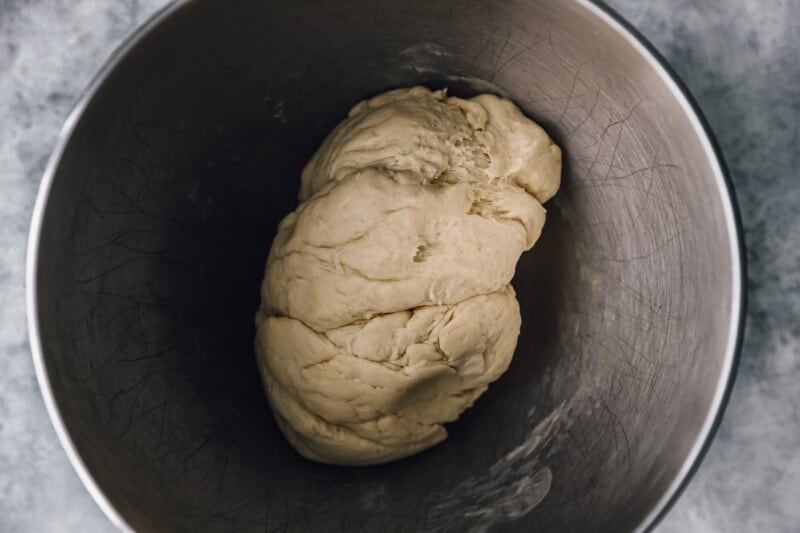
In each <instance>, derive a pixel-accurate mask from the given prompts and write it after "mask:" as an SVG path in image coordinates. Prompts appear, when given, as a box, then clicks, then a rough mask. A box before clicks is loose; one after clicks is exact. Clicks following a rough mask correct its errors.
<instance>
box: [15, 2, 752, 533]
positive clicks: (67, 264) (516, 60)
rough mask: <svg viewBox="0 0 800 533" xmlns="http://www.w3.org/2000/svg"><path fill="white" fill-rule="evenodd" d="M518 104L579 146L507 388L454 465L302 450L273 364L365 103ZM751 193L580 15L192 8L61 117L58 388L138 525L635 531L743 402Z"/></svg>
mask: <svg viewBox="0 0 800 533" xmlns="http://www.w3.org/2000/svg"><path fill="white" fill-rule="evenodd" d="M414 84H424V85H427V86H429V87H433V88H441V87H447V88H449V90H450V92H451V94H456V95H470V94H474V93H476V92H483V91H489V92H495V93H499V94H502V95H505V96H507V97H509V98H512V99H513V100H514V101H515V102H516V103H517V104H518V105H519V106H520V107H521V108H522V109H523V110H524V111H525V112H526V113H527V114H528V115H529V116H530V117H532V118H534V119H535V120H537V121H538V122H540V123H541V124H542V125H543V126H544V127H545V128H546V129H547V130H548V132H549V133H550V134H551V135H552V136H553V138H554V139H555V140H556V142H557V143H558V144H560V146H561V147H562V148H563V151H564V176H563V186H562V189H561V191H560V192H559V194H558V196H557V197H556V199H555V200H554V201H552V202H550V203H549V204H548V206H547V207H548V222H547V225H546V227H545V231H544V235H543V237H542V239H541V241H540V242H539V243H538V244H537V246H536V247H535V248H534V250H533V251H532V252H530V253H527V254H526V255H525V256H523V259H522V260H521V262H520V264H519V266H518V269H517V274H516V277H515V279H514V282H513V283H514V286H515V288H516V291H517V294H518V296H519V300H520V304H521V309H522V319H523V326H522V333H521V336H520V339H519V344H518V348H517V351H516V354H515V356H514V361H513V363H512V365H511V368H510V370H509V371H508V372H507V374H505V375H504V376H503V377H502V378H501V379H500V380H499V381H498V382H496V383H495V384H493V385H492V386H491V387H490V389H489V391H488V392H487V393H486V394H485V395H484V396H483V397H482V398H481V399H480V400H479V401H478V402H477V404H476V405H475V407H473V408H472V409H470V410H468V411H467V412H466V413H465V414H464V416H463V417H462V418H461V419H460V420H459V421H458V422H456V423H454V424H451V425H450V427H449V432H450V437H449V438H448V440H447V441H446V442H444V443H443V444H441V445H439V446H436V447H434V448H433V449H431V450H429V451H426V452H424V453H421V454H419V455H417V456H414V457H412V458H409V459H406V460H403V461H399V462H396V463H393V464H388V465H383V466H377V467H369V468H345V467H335V466H325V465H320V464H315V463H312V462H309V461H306V460H304V459H302V458H301V457H299V456H298V455H297V454H296V453H295V452H294V451H293V450H292V449H291V448H290V446H289V445H288V444H287V442H286V441H285V440H284V438H283V437H282V436H281V435H280V433H279V432H278V429H277V427H276V425H275V423H274V421H273V419H272V416H271V414H270V411H269V409H268V407H267V404H266V402H265V399H264V395H263V393H262V390H261V384H260V382H259V377H258V373H257V371H256V366H255V360H254V355H253V346H252V343H253V335H254V329H253V314H254V312H255V310H256V308H257V306H258V303H259V281H260V279H261V276H262V273H263V267H264V263H265V259H266V255H267V252H268V250H269V247H270V243H271V239H272V237H273V235H274V233H275V229H276V225H277V223H278V221H279V220H280V219H281V218H282V217H283V216H284V215H286V214H287V213H288V212H289V211H290V210H292V209H293V208H294V206H295V205H296V201H297V200H296V198H297V197H296V195H297V191H298V186H299V174H300V170H301V168H302V166H303V164H304V163H305V162H306V161H307V160H308V159H309V157H310V155H311V154H312V152H313V150H314V149H315V148H316V147H317V146H318V144H319V143H320V141H321V140H322V139H323V137H324V136H325V135H326V133H327V132H328V131H329V130H330V129H331V128H332V127H333V126H334V125H335V124H336V123H337V122H338V121H339V120H341V119H342V118H343V116H344V115H345V113H346V112H347V110H348V109H349V108H350V106H352V105H353V104H354V103H356V102H357V101H358V100H360V99H362V98H365V97H368V96H371V95H374V94H376V93H379V92H381V91H384V90H388V89H391V88H395V87H402V86H409V85H414ZM739 234H740V230H739V229H738V225H737V218H736V213H735V207H734V202H733V199H732V192H731V189H730V184H729V182H728V180H727V179H726V174H725V170H724V168H723V166H722V163H721V160H720V156H719V153H718V151H717V149H716V147H715V145H714V142H713V140H712V139H711V136H710V134H709V132H708V129H707V128H706V126H705V124H704V122H703V120H702V118H701V117H700V116H699V113H698V111H697V109H696V107H695V106H694V105H693V104H692V102H691V100H690V98H689V97H688V95H687V94H686V92H685V91H684V90H683V89H682V87H681V86H680V84H679V83H678V82H677V81H676V79H675V77H674V76H673V75H672V74H671V73H670V71H669V69H668V68H667V67H666V66H665V65H664V63H663V62H662V61H661V60H659V59H658V57H657V56H656V55H655V53H654V52H653V51H652V49H651V48H650V47H649V46H648V45H647V44H646V43H644V42H643V41H642V39H641V38H639V37H637V36H636V35H635V33H634V32H633V31H632V30H631V29H630V27H628V26H627V25H626V24H625V23H624V22H622V21H621V20H620V19H619V18H618V17H617V16H615V15H614V14H613V13H611V12H610V11H609V10H608V9H607V8H605V7H603V6H601V5H596V4H593V3H591V2H588V1H585V0H571V1H560V0H559V1H556V0H536V1H534V0H524V1H523V0H477V1H467V0H464V1H433V2H431V1H428V0H424V1H423V0H413V1H407V0H402V1H401V0H382V1H381V2H374V1H372V0H347V1H345V0H318V1H315V2H294V1H290V0H274V1H271V2H264V1H261V0H240V1H237V2H223V1H222V0H194V1H183V2H175V3H172V4H170V5H169V6H168V7H167V8H165V9H164V10H162V11H161V12H160V13H159V14H158V15H157V16H155V17H154V18H153V19H152V20H151V21H150V22H149V23H148V24H147V25H146V26H145V27H144V28H143V29H141V30H140V31H139V32H137V33H136V35H134V36H133V37H132V38H131V39H130V40H129V41H128V42H127V43H126V44H125V45H124V46H123V47H122V48H121V50H119V51H118V52H117V53H116V54H115V55H114V56H113V58H112V59H111V60H110V62H109V64H108V65H107V66H106V67H105V68H104V69H103V70H102V72H101V73H100V75H99V76H98V77H97V79H95V80H94V82H93V83H92V84H91V86H90V88H89V89H88V91H87V92H86V94H85V95H84V96H83V98H82V99H81V100H80V103H79V104H78V106H77V108H76V110H75V111H74V112H73V113H72V115H71V116H70V118H69V120H68V122H67V125H66V127H65V129H64V132H63V134H62V136H61V138H60V140H59V142H58V147H57V149H56V151H55V154H54V156H53V158H52V160H51V162H50V165H49V166H48V168H47V172H46V174H45V177H44V180H43V184H42V188H41V192H40V195H39V199H38V202H37V204H36V208H35V215H34V220H33V226H32V233H31V241H30V252H29V265H28V267H29V271H28V273H29V279H28V305H29V322H30V333H31V335H30V337H31V346H32V350H33V355H34V359H35V361H36V365H37V371H38V376H39V379H40V383H41V388H42V391H43V394H44V397H45V400H46V403H47V406H48V409H49V411H50V414H51V416H52V419H53V422H54V425H55V427H56V429H57V431H58V433H59V436H60V438H61V441H62V443H63V445H64V447H65V449H66V450H67V453H68V455H69V457H70V459H71V460H72V462H73V464H74V465H75V468H76V469H77V471H78V473H79V474H80V476H81V478H82V479H83V481H84V483H85V484H86V486H87V487H88V489H89V491H90V492H91V493H92V495H93V496H94V498H95V499H96V500H97V502H98V503H99V504H100V506H101V507H102V508H103V510H104V511H105V512H106V513H107V514H108V516H109V518H110V519H111V520H112V521H113V522H114V523H115V524H116V525H118V526H120V527H122V528H131V529H134V530H137V531H154V532H166V531H347V532H350V531H370V532H372V531H381V532H383V531H387V532H388V531H399V532H406V531H431V532H432V531H524V532H528V531H534V530H535V531H539V532H547V531H567V532H569V531H614V532H621V531H629V530H636V529H645V528H648V527H651V526H652V524H654V523H655V522H656V521H657V519H658V517H659V516H660V515H662V514H663V513H664V512H665V510H666V509H667V508H668V506H669V503H670V502H671V501H672V500H673V499H674V498H675V497H676V495H677V493H678V492H679V489H680V487H681V486H682V485H683V484H685V482H686V480H687V478H688V476H689V474H690V472H691V471H692V470H693V469H694V468H695V467H696V465H697V463H698V461H699V459H700V456H701V455H702V452H703V450H704V448H705V447H706V446H707V445H708V442H709V439H710V438H711V435H712V433H713V430H714V427H715V425H716V423H717V422H718V420H719V417H720V413H721V410H722V407H723V404H724V402H725V397H726V394H727V392H728V390H729V388H730V383H731V380H732V374H733V369H734V367H735V362H736V354H737V350H738V343H739V338H740V332H741V327H742V324H741V317H742V297H743V291H742V279H743V275H742V270H743V268H742V261H743V258H742V253H741V247H740V240H739V239H740V237H739Z"/></svg>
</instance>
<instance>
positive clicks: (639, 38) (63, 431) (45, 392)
mask: <svg viewBox="0 0 800 533" xmlns="http://www.w3.org/2000/svg"><path fill="white" fill-rule="evenodd" d="M194 1H195V0H170V1H169V2H168V3H166V4H165V5H163V6H162V7H160V8H159V9H157V10H156V11H155V12H154V13H153V14H152V15H151V16H150V17H149V18H148V19H147V20H145V21H144V22H143V23H142V24H140V25H139V26H138V27H137V28H136V29H135V30H134V31H133V32H132V33H131V34H130V35H128V36H127V37H126V38H125V39H124V40H123V41H122V43H121V44H120V45H119V46H118V47H117V48H116V49H115V50H114V51H113V52H112V53H111V55H110V56H109V58H108V59H107V60H106V61H105V62H104V63H103V65H102V66H101V68H100V69H99V70H98V71H97V73H96V74H95V75H94V76H93V78H92V79H91V81H90V82H89V84H88V85H87V87H86V89H84V91H83V92H82V93H81V94H80V96H79V97H78V99H77V101H76V103H75V104H74V106H73V108H72V110H71V111H70V113H69V115H68V116H67V118H66V120H65V121H64V125H63V126H62V128H61V130H60V132H59V134H58V136H57V138H56V142H55V145H54V148H53V151H52V153H51V155H50V158H49V160H48V162H47V165H46V167H45V170H44V173H43V175H42V179H41V184H40V186H39V190H38V193H37V196H36V201H35V204H34V207H33V213H32V217H31V226H30V232H29V235H28V247H27V255H26V267H25V303H26V315H27V324H28V340H29V343H30V349H31V356H32V358H33V364H34V370H35V372H36V378H37V381H38V383H39V388H40V390H41V394H42V397H43V400H44V404H45V408H46V409H47V413H48V415H49V417H50V421H51V423H52V425H53V427H54V429H55V432H56V435H57V436H58V440H59V442H60V443H61V446H62V448H63V449H64V451H65V452H66V455H67V458H68V459H69V461H70V463H71V464H72V467H73V468H74V469H75V471H76V473H77V474H78V477H79V478H80V480H81V482H82V483H83V485H84V486H85V487H86V489H87V490H88V492H89V494H90V495H91V496H92V498H93V499H94V501H95V503H96V504H97V505H98V506H99V507H100V509H101V510H102V511H103V513H104V514H105V515H106V517H107V518H108V519H109V520H110V521H111V523H112V524H113V525H114V526H116V527H117V528H118V529H120V530H122V531H134V529H133V528H132V527H131V526H130V524H129V523H128V522H127V520H126V519H125V518H124V517H123V516H122V514H121V513H120V512H119V511H118V510H117V509H116V508H115V507H114V505H113V504H112V503H111V501H110V500H109V499H108V497H107V496H106V495H105V494H104V492H103V490H102V489H101V488H100V486H99V484H98V483H97V481H96V480H95V479H94V477H93V476H92V474H91V473H90V471H89V469H88V467H87V466H86V464H85V462H84V461H83V459H82V457H81V456H80V454H79V453H78V451H77V448H76V446H75V444H74V442H73V441H72V438H71V437H70V435H69V430H68V429H67V426H66V423H65V422H64V419H63V417H62V416H61V413H60V410H59V408H58V405H57V403H56V399H55V396H54V393H53V388H52V384H51V381H50V376H49V375H48V371H47V364H46V362H45V357H44V351H43V348H42V339H41V331H40V326H39V313H38V299H37V296H38V293H37V286H36V274H37V272H38V256H39V248H40V245H41V230H42V224H43V222H44V215H45V211H46V207H47V202H48V199H49V196H50V189H51V187H52V184H53V180H54V178H55V174H56V170H57V169H58V166H59V164H60V162H61V158H62V156H63V155H64V152H65V150H66V147H67V145H68V144H69V140H70V138H71V137H72V133H73V132H74V130H75V127H76V125H77V124H78V122H79V120H80V118H81V116H82V115H83V112H84V111H85V110H86V108H87V106H88V104H89V102H91V100H92V98H93V97H94V96H95V94H96V93H97V92H98V90H99V89H100V87H101V86H102V85H103V84H104V82H105V81H106V79H107V78H108V77H109V75H110V74H111V72H113V71H114V70H115V68H116V67H117V65H118V64H119V63H120V62H121V61H122V60H123V58H124V57H125V56H126V55H127V53H128V52H129V51H130V50H132V49H133V48H134V47H136V46H137V45H138V44H139V42H140V41H141V40H142V39H143V38H144V37H145V36H146V35H147V34H149V33H150V32H151V31H152V30H153V29H154V28H155V27H157V26H158V25H159V24H161V23H162V22H163V21H164V20H166V19H167V18H169V17H170V16H171V15H172V14H173V13H175V12H176V11H178V10H179V9H181V8H183V7H184V6H186V5H188V4H191V3H192V2H194ZM573 1H574V2H575V3H576V4H577V5H579V6H580V7H583V8H584V9H586V10H587V11H588V12H590V13H592V14H593V15H594V16H596V17H597V18H599V19H600V20H602V21H603V22H604V23H605V24H607V25H608V26H609V27H610V28H611V29H613V30H614V31H616V32H617V33H618V34H619V35H620V36H621V37H623V38H624V39H625V40H626V41H627V42H628V44H630V45H631V46H632V47H633V48H634V49H635V50H636V51H637V52H638V53H639V55H640V56H641V57H642V58H643V59H644V60H645V61H647V63H648V64H649V65H650V66H651V67H652V68H653V70H654V71H655V72H656V73H657V74H658V76H659V77H660V78H661V80H662V81H663V82H664V83H665V85H666V86H667V87H668V88H669V89H670V91H671V92H672V94H673V95H675V97H676V98H677V100H678V101H679V104H680V105H681V107H682V108H683V110H684V112H685V114H686V116H687V118H688V119H689V121H690V122H691V123H692V126H693V128H694V130H695V132H696V134H697V136H698V138H699V139H700V141H701V143H702V145H703V150H704V152H705V153H706V156H707V158H708V161H709V163H710V164H711V166H712V171H713V173H714V175H715V177H716V180H717V185H718V187H719V190H720V197H721V201H722V203H723V209H724V215H725V222H726V226H727V229H728V233H729V235H730V237H731V239H730V240H731V243H730V244H731V249H730V253H731V259H732V265H731V266H732V287H731V315H730V319H729V328H730V329H729V332H728V342H727V345H726V350H725V359H724V361H723V368H722V371H721V372H720V376H719V380H718V382H717V385H716V388H715V392H714V397H713V400H712V405H711V407H710V408H709V410H708V413H707V416H706V419H705V421H704V422H703V426H702V427H701V429H700V431H699V432H698V435H697V438H696V440H695V442H694V444H693V445H692V448H691V449H690V451H689V453H688V455H687V456H686V458H685V460H684V462H683V465H682V466H681V468H680V469H679V470H678V473H677V475H676V476H675V478H674V479H673V480H672V482H671V483H670V485H669V487H668V488H667V490H666V491H665V492H664V494H662V496H661V497H660V498H659V500H658V501H657V502H656V503H655V505H654V506H653V507H652V509H651V510H650V511H649V512H648V514H647V515H646V516H645V517H644V519H643V520H642V521H641V523H640V524H638V525H637V526H636V528H635V531H637V532H641V531H651V530H653V529H654V528H655V526H656V525H657V524H658V523H659V522H660V521H661V520H662V519H663V518H664V516H666V514H667V513H668V512H669V510H670V509H671V508H672V506H673V505H674V504H675V502H676V501H677V500H678V499H679V498H680V495H681V494H682V493H683V491H684V490H685V489H686V487H687V486H688V485H689V483H690V481H691V479H692V477H693V476H694V475H695V474H696V472H697V471H698V470H699V468H700V465H701V463H702V460H703V458H704V457H705V455H706V453H707V452H708V449H709V448H710V446H711V443H712V442H713V440H714V436H715V435H716V433H717V430H718V429H719V426H720V424H721V422H722V419H723V416H724V413H725V408H726V407H727V404H728V402H729V400H730V396H731V393H732V390H733V386H734V382H735V378H736V371H737V367H738V366H739V361H740V359H741V352H742V343H743V339H744V331H745V316H746V308H747V291H746V280H747V276H746V271H747V265H746V255H745V242H744V230H743V226H742V220H741V214H740V211H739V206H738V202H737V198H736V192H735V190H734V185H733V181H732V179H731V176H730V172H729V170H728V167H727V165H726V163H725V159H724V157H723V154H722V150H721V148H720V146H719V144H718V142H717V140H716V138H715V136H714V134H713V132H712V130H711V127H710V125H709V123H708V120H707V119H706V117H705V116H704V115H703V112H702V111H701V109H700V107H699V105H698V104H697V102H696V100H695V99H694V97H693V96H692V94H691V92H690V91H689V89H688V88H687V86H686V85H685V84H684V82H683V81H682V80H681V79H680V77H679V76H678V74H677V73H676V72H675V70H674V69H673V68H672V67H671V66H670V64H669V63H668V62H667V60H666V59H665V58H664V57H663V56H662V55H661V53H660V52H658V50H657V49H656V48H655V46H653V44H652V43H650V41H648V40H647V38H645V37H644V36H643V35H642V33H641V32H639V30H637V29H636V28H635V27H634V26H633V24H631V23H630V22H628V21H627V20H626V19H625V18H624V17H623V16H622V15H620V14H619V13H618V12H617V11H616V10H614V9H613V8H611V7H610V6H609V5H608V4H606V3H605V2H604V1H602V0H573Z"/></svg>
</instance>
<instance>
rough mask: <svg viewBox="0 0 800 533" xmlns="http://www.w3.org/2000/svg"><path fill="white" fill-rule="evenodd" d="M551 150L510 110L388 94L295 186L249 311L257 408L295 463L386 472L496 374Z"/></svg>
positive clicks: (355, 118) (548, 178)
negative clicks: (383, 467)
mask: <svg viewBox="0 0 800 533" xmlns="http://www.w3.org/2000/svg"><path fill="white" fill-rule="evenodd" d="M560 174H561V151H560V150H559V148H558V147H557V146H556V145H555V144H553V142H552V141H551V140H550V138H549V137H548V135H547V134H546V133H545V132H544V130H543V129H542V128H540V127H539V126H538V125H536V124H535V123H534V122H532V121H531V120H529V119H528V118H526V117H525V116H524V115H523V114H522V113H521V112H520V111H519V109H518V108H517V107H516V106H515V105H514V104H513V103H512V102H510V101H509V100H506V99H503V98H499V97H497V96H493V95H489V94H483V95H480V96H477V97H475V98H471V99H466V100H465V99H461V98H455V97H448V96H447V95H446V93H445V92H444V91H435V92H434V91H430V90H428V89H426V88H424V87H414V88H410V89H398V90H394V91H390V92H388V93H384V94H381V95H378V96H376V97H374V98H371V99H369V100H366V101H364V102H361V103H359V104H358V105H356V106H355V107H354V108H353V109H352V110H351V111H350V113H349V115H348V117H347V118H346V119H345V120H344V121H342V122H341V123H340V124H339V125H338V126H337V127H336V128H335V129H334V130H333V131H332V132H331V134H330V135H329V136H328V137H327V138H326V139H325V141H324V142H323V143H322V145H321V146H320V148H319V149H318V150H317V152H316V153H315V154H314V156H313V157H312V158H311V161H309V163H308V164H307V165H306V167H305V169H304V170H303V173H302V176H301V187H300V193H299V199H300V205H299V206H298V207H297V209H295V211H294V212H292V213H290V214H289V215H288V216H286V218H284V220H283V221H282V222H281V223H280V225H279V227H278V232H277V235H276V236H275V240H274V242H273V245H272V248H271V250H270V253H269V258H268V260H267V265H266V271H265V275H264V280H263V282H262V286H261V307H260V308H259V311H258V312H257V314H256V328H257V333H256V340H255V350H256V355H257V360H258V365H259V370H260V372H261V377H262V381H263V383H264V388H265V391H266V394H267V398H268V400H269V403H270V406H271V407H272V410H273V412H274V414H275V418H276V420H277V421H278V425H279V426H280V428H281V430H282V431H283V433H284V434H285V435H286V437H287V439H288V440H289V442H290V443H291V444H292V445H293V446H294V447H295V449H297V451H298V452H300V453H301V454H302V455H303V456H305V457H307V458H309V459H312V460H316V461H320V462H325V463H334V464H346V465H368V464H378V463H384V462H388V461H393V460H396V459H400V458H403V457H406V456H408V455H411V454H414V453H417V452H419V451H421V450H424V449H425V448H428V447H430V446H432V445H434V444H436V443H438V442H440V441H442V440H444V439H445V438H446V436H447V432H446V430H445V428H444V426H443V424H444V423H447V422H452V421H454V420H456V419H457V418H458V416H459V415H460V414H461V413H462V412H463V411H464V410H465V409H467V408H468V407H470V406H472V404H473V402H474V401H475V400H476V399H477V398H478V397H479V396H480V395H481V394H482V393H483V392H484V391H485V390H486V388H487V387H488V384H489V383H491V382H493V381H495V380H496V379H497V378H498V377H500V375H501V374H502V373H503V372H505V370H506V369H507V368H508V366H509V364H510V362H511V357H512V355H513V352H514V349H515V347H516V342H517V337H518V335H519V329H520V313H519V305H518V303H517V300H516V297H515V295H514V290H513V288H512V287H511V285H510V281H511V278H512V277H513V275H514V269H515V267H516V263H517V261H518V260H519V257H520V255H521V254H522V253H523V252H524V251H526V250H528V249H530V248H531V247H532V246H533V244H534V243H535V242H536V240H537V239H538V238H539V235H540V234H541V231H542V227H543V225H544V221H545V210H544V208H543V207H542V203H544V202H546V201H547V200H548V199H550V198H551V197H552V196H553V195H554V194H555V192H556V191H557V190H558V187H559V183H560Z"/></svg>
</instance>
